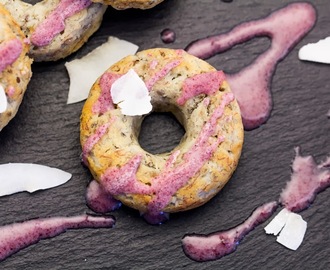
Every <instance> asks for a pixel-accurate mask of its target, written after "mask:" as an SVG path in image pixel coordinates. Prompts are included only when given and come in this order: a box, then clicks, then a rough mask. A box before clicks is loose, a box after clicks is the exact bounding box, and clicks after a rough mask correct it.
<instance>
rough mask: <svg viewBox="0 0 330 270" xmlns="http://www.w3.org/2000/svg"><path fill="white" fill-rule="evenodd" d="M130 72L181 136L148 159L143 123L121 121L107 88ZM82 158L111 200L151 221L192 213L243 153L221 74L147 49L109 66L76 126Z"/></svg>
mask: <svg viewBox="0 0 330 270" xmlns="http://www.w3.org/2000/svg"><path fill="white" fill-rule="evenodd" d="M131 69H133V70H134V71H135V72H136V73H137V74H138V75H139V77H140V78H141V79H142V80H143V81H144V82H145V84H146V86H147V88H148V90H149V93H150V96H151V103H152V111H153V112H171V113H173V114H174V115H175V117H176V118H177V119H178V120H179V121H180V123H181V124H182V125H183V127H184V128H185V135H184V136H183V138H182V140H181V142H180V144H179V145H178V146H176V147H175V148H174V149H173V150H172V151H171V152H169V153H163V154H157V155H153V154H150V153H148V152H147V151H145V150H144V149H143V148H142V147H141V146H140V145H139V142H138V135H139V130H140V127H141V123H142V121H143V118H144V116H127V115H123V114H122V112H121V110H120V108H119V106H117V105H115V104H113V102H112V97H111V94H110V88H111V85H112V84H113V83H114V82H115V81H116V80H117V79H118V78H120V77H121V76H122V75H123V74H126V73H127V72H128V71H129V70H131ZM80 132H81V133H80V141H81V145H82V156H83V160H84V162H85V164H86V165H87V166H88V167H89V169H90V171H91V173H92V175H93V177H94V178H95V179H96V180H97V181H98V182H99V183H100V185H101V186H102V188H103V189H104V190H105V191H106V192H108V193H109V194H110V195H112V196H113V197H115V198H116V199H118V200H120V201H121V202H122V203H124V204H125V205H127V206H129V207H132V208H135V209H137V210H139V211H140V212H141V213H142V214H146V215H151V216H155V215H157V213H163V212H167V213H171V212H178V211H183V210H188V209H192V208H195V207H198V206H200V205H202V204H204V203H205V202H207V201H208V200H210V199H211V198H212V197H213V196H215V195H216V194H217V192H218V191H220V190H221V189H222V187H223V186H224V185H225V184H226V183H227V181H228V180H229V179H230V177H231V175H232V174H233V172H234V170H235V168H236V166H237V164H238V160H239V157H240V154H241V149H242V145H243V133H244V132H243V125H242V120H241V115H240V110H239V107H238V104H237V102H236V100H235V99H234V96H233V94H232V92H231V91H230V88H229V85H228V84H227V82H226V80H225V75H224V74H223V72H222V71H217V70H216V69H215V68H213V67H212V66H211V65H209V64H208V63H206V62H205V61H203V60H201V59H199V58H196V57H194V56H192V55H190V54H188V53H186V52H185V51H183V50H171V49H162V48H156V49H150V50H146V51H141V52H139V53H137V54H136V55H134V56H128V57H126V58H124V59H122V60H121V61H119V62H117V63H116V64H114V65H112V66H111V67H110V68H109V69H108V70H107V71H106V72H105V73H104V74H103V75H102V76H101V77H100V78H99V79H98V80H97V81H96V82H95V84H94V86H93V87H92V89H91V91H90V93H89V97H88V99H87V100H86V102H85V104H84V106H83V110H82V115H81V124H80Z"/></svg>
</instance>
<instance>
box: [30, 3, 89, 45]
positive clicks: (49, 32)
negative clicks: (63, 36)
mask: <svg viewBox="0 0 330 270" xmlns="http://www.w3.org/2000/svg"><path fill="white" fill-rule="evenodd" d="M91 4H92V2H91V1H90V0H61V1H60V2H59V4H58V6H57V7H56V8H55V9H54V10H53V11H52V12H50V13H49V14H48V16H47V17H46V19H45V20H44V21H42V22H41V23H40V24H39V25H38V26H37V27H36V29H35V31H34V32H33V33H32V35H31V42H32V43H33V44H34V45H36V46H39V47H41V46H46V45H48V44H50V43H51V41H52V40H53V39H54V37H55V36H56V35H58V34H60V33H61V32H62V31H63V30H65V20H66V19H67V18H69V17H71V16H73V15H74V14H76V13H78V12H80V11H81V10H83V9H85V8H87V7H88V6H90V5H91Z"/></svg>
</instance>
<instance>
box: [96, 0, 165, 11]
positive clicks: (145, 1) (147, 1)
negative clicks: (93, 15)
mask: <svg viewBox="0 0 330 270" xmlns="http://www.w3.org/2000/svg"><path fill="white" fill-rule="evenodd" d="M163 1H164V0H92V2H95V3H102V4H105V5H110V6H112V7H113V8H115V9H127V8H139V9H149V8H152V7H154V6H156V5H158V4H159V3H161V2H163Z"/></svg>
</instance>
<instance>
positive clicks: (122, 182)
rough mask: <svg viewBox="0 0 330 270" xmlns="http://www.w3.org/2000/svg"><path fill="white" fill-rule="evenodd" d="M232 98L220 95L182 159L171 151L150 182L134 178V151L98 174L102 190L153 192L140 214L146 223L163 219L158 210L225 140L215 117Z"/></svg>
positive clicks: (136, 164) (137, 159) (137, 162)
mask: <svg viewBox="0 0 330 270" xmlns="http://www.w3.org/2000/svg"><path fill="white" fill-rule="evenodd" d="M233 99H234V95H233V94H232V93H227V94H225V95H224V96H223V100H222V101H221V104H220V105H219V106H218V107H217V108H216V109H215V111H214V112H213V114H212V115H211V117H210V119H209V120H208V121H207V122H206V123H205V125H204V126H203V128H202V130H201V132H200V134H199V136H198V137H197V139H196V142H195V143H194V145H193V147H191V149H189V150H188V151H187V152H186V153H185V154H184V155H183V162H182V163H180V164H178V165H174V163H175V161H176V158H177V156H178V155H179V154H180V153H179V152H178V151H176V152H174V153H172V155H171V156H170V157H169V159H168V161H167V164H166V166H165V167H164V169H163V171H162V172H161V173H160V174H159V175H158V176H156V177H155V178H153V179H151V180H150V182H151V186H148V185H145V184H143V183H141V182H140V181H139V180H138V179H137V178H136V172H137V169H138V167H139V166H140V163H141V161H142V157H141V156H139V155H136V156H134V157H133V158H132V159H131V160H130V161H129V162H128V163H126V164H124V165H123V166H122V167H120V168H117V167H116V168H109V169H108V170H107V171H106V172H105V173H104V174H103V175H102V176H101V179H100V184H101V186H102V187H103V188H104V189H105V192H106V193H109V194H111V195H113V196H116V195H120V194H124V193H125V194H127V193H128V194H129V193H133V194H153V198H152V200H151V201H150V202H149V205H148V212H147V213H143V215H145V217H146V220H147V221H148V222H150V223H156V224H158V223H159V220H164V218H163V217H164V213H163V211H162V210H163V208H164V207H166V205H167V204H168V203H169V202H170V200H171V197H172V196H173V195H174V194H175V193H176V192H177V190H178V189H180V188H181V187H182V186H184V185H185V184H186V183H187V182H188V181H189V179H191V177H193V176H194V175H195V174H196V173H197V172H198V171H199V170H200V169H201V167H202V166H203V164H204V163H205V162H206V161H207V160H209V159H210V157H211V156H212V154H213V152H214V151H215V149H216V148H217V147H218V145H219V144H220V143H221V142H222V141H223V140H225V138H223V137H222V136H221V134H220V131H219V128H218V127H217V125H216V121H217V119H219V118H220V117H221V116H222V115H223V112H224V108H225V106H226V105H228V104H229V103H230V102H231V101H233ZM211 136H217V138H216V139H214V140H213V141H212V142H210V141H209V139H210V138H211ZM160 216H162V217H160Z"/></svg>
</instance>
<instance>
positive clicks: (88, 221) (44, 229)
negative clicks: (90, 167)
mask: <svg viewBox="0 0 330 270" xmlns="http://www.w3.org/2000/svg"><path fill="white" fill-rule="evenodd" d="M114 224H115V220H114V218H113V217H110V216H107V217H96V216H89V215H82V216H76V217H54V218H44V219H32V220H28V221H25V222H22V223H14V224H10V225H6V226H3V227H0V261H3V260H4V259H6V258H7V257H9V256H10V255H12V254H14V253H16V252H18V251H19V250H21V249H23V248H25V247H28V246H30V245H33V244H36V243H38V242H39V241H40V240H42V239H46V238H51V237H55V236H57V235H59V234H61V233H64V232H65V231H67V230H68V229H81V228H111V227H113V225H114Z"/></svg>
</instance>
